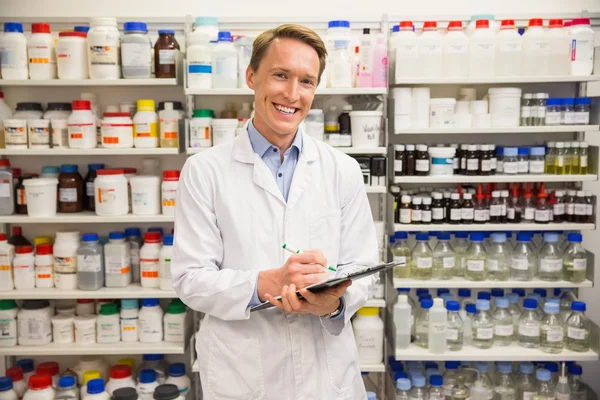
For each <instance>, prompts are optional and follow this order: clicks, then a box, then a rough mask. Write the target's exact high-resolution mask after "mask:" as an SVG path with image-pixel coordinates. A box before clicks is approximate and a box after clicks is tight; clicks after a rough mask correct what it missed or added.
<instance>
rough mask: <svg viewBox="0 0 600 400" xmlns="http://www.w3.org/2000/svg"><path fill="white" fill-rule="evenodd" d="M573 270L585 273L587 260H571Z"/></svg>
mask: <svg viewBox="0 0 600 400" xmlns="http://www.w3.org/2000/svg"><path fill="white" fill-rule="evenodd" d="M573 269H574V270H575V271H585V270H586V269H587V259H585V258H575V259H574V260H573Z"/></svg>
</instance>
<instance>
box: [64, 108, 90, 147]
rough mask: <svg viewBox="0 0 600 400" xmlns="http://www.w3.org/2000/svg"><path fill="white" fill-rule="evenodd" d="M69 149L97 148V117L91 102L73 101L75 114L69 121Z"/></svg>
mask: <svg viewBox="0 0 600 400" xmlns="http://www.w3.org/2000/svg"><path fill="white" fill-rule="evenodd" d="M67 123H68V126H69V147H70V148H72V149H93V148H94V147H96V142H97V140H96V117H95V116H94V114H93V113H92V104H91V102H90V101H89V100H73V112H72V113H71V115H70V116H69V118H68V119H67Z"/></svg>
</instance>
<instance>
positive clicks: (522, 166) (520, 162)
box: [517, 147, 529, 174]
mask: <svg viewBox="0 0 600 400" xmlns="http://www.w3.org/2000/svg"><path fill="white" fill-rule="evenodd" d="M528 172H529V149H528V148H527V147H519V150H518V153H517V173H518V174H526V173H528Z"/></svg>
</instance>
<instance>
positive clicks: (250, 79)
mask: <svg viewBox="0 0 600 400" xmlns="http://www.w3.org/2000/svg"><path fill="white" fill-rule="evenodd" d="M254 77H255V74H254V71H253V70H252V67H251V66H249V65H248V68H246V84H247V85H248V87H249V88H250V89H252V90H254Z"/></svg>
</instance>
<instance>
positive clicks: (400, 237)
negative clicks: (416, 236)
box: [392, 232, 412, 279]
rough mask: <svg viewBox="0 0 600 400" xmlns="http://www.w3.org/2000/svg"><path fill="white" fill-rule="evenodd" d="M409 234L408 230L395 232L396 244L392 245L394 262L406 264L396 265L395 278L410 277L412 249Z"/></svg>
mask: <svg viewBox="0 0 600 400" xmlns="http://www.w3.org/2000/svg"><path fill="white" fill-rule="evenodd" d="M407 239H408V234H407V233H406V232H396V233H395V234H394V244H393V246H392V256H393V257H394V262H396V263H404V266H398V267H394V278H399V279H405V278H410V267H409V265H410V260H411V254H412V250H411V249H410V247H409V245H408V242H407Z"/></svg>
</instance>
